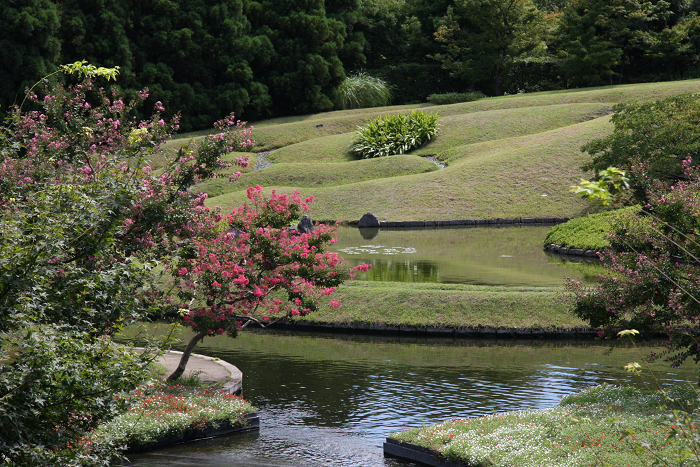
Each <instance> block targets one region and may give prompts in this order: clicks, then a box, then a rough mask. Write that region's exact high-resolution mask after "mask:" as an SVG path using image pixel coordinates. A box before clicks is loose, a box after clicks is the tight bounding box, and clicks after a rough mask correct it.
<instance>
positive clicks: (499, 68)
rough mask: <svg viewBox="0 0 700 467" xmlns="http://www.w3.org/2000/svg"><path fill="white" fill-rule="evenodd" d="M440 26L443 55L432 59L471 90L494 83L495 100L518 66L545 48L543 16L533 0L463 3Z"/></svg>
mask: <svg viewBox="0 0 700 467" xmlns="http://www.w3.org/2000/svg"><path fill="white" fill-rule="evenodd" d="M439 24H440V26H439V28H438V30H437V32H436V34H435V36H436V39H437V40H438V42H440V43H441V44H443V51H442V53H439V54H435V55H434V58H435V59H436V60H438V61H439V62H441V63H442V64H443V66H444V67H445V68H446V69H447V70H450V72H451V73H452V74H453V75H455V76H461V77H463V78H464V79H465V80H466V81H467V82H468V83H470V84H471V85H472V86H473V85H477V84H481V83H484V82H490V86H488V87H489V88H490V89H489V91H490V92H491V93H493V94H495V95H500V94H502V90H503V85H502V83H503V78H504V76H505V75H507V74H508V73H510V72H511V71H512V69H513V67H514V66H515V65H516V64H517V63H519V62H522V61H525V60H527V59H528V58H530V57H533V56H537V55H538V54H539V53H540V51H541V50H542V49H543V39H542V34H541V30H542V25H543V24H544V15H543V13H542V12H541V11H539V10H538V9H537V7H536V6H535V5H534V4H533V3H532V2H531V1H530V0H483V1H481V0H460V1H457V2H455V6H454V8H453V7H449V8H448V9H447V13H446V15H445V16H444V17H443V18H441V19H440V22H439Z"/></svg>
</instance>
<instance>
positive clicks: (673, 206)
mask: <svg viewBox="0 0 700 467" xmlns="http://www.w3.org/2000/svg"><path fill="white" fill-rule="evenodd" d="M697 102H698V96H694V95H681V96H676V97H673V98H668V99H663V100H660V101H657V102H654V103H649V104H635V105H627V106H619V107H618V108H617V109H616V114H615V115H614V116H613V119H612V120H613V123H614V124H615V130H614V131H613V133H612V134H611V135H610V136H608V137H606V138H603V139H599V140H595V141H592V142H591V143H588V144H587V145H585V146H584V147H583V150H587V151H589V153H591V154H592V155H594V157H593V160H592V161H591V162H590V163H589V164H588V165H587V166H585V167H588V168H590V169H594V170H596V171H597V177H598V178H599V179H600V180H597V181H596V183H595V185H596V186H598V187H603V188H601V191H603V193H599V195H602V196H603V197H605V196H607V195H608V193H605V190H606V189H605V188H604V185H605V182H606V181H609V180H610V179H609V177H610V175H611V173H615V172H616V173H622V174H624V175H626V178H627V179H629V184H630V187H631V190H630V191H632V192H633V193H632V194H633V196H632V197H630V198H631V199H632V200H633V202H635V203H638V204H639V206H640V208H641V211H640V213H639V214H634V213H630V214H628V215H627V216H626V217H622V218H616V219H617V220H615V221H614V222H613V224H612V232H611V234H610V248H608V249H606V250H605V251H603V252H601V253H600V255H601V257H602V259H603V260H604V261H605V263H606V265H607V266H608V268H609V269H610V272H609V273H607V274H605V275H602V276H601V278H600V284H599V285H598V286H596V287H593V288H587V287H584V286H582V285H581V284H580V283H578V282H574V281H572V282H570V283H569V284H568V287H569V290H570V291H571V292H573V295H574V297H575V306H574V311H575V312H576V314H577V315H578V316H580V317H581V318H583V319H585V320H587V321H588V322H589V323H590V324H591V325H592V326H594V327H600V328H601V335H608V336H612V335H614V333H616V332H618V331H620V330H623V329H636V330H638V331H640V332H642V337H650V336H653V335H655V334H658V333H663V334H665V335H667V336H668V342H667V343H668V353H667V355H666V357H667V358H668V359H669V361H671V363H673V364H680V363H681V362H683V361H684V360H685V359H687V358H688V357H691V358H692V359H693V360H694V361H695V362H696V363H700V346H699V343H700V342H699V341H698V339H700V331H699V330H698V325H699V324H700V323H699V322H698V321H699V318H700V270H699V269H698V263H699V262H700V239H698V232H700V221H699V219H700V217H699V216H698V212H699V208H700V172H699V171H698V167H697V163H696V160H697V158H696V157H697V156H698V155H697V152H698V149H697V147H698V141H697V135H696V126H697V124H696V121H697V118H698V112H697V106H698V104H697ZM615 165H617V166H618V169H615V167H614V166H615ZM605 166H607V167H608V170H602V171H598V169H599V168H600V167H605ZM600 182H603V183H600ZM599 197H600V196H599Z"/></svg>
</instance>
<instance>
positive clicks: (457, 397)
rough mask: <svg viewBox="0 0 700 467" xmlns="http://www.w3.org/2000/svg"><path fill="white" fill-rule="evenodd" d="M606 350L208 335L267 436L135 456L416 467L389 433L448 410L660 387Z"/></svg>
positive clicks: (545, 403) (208, 346) (688, 369)
mask: <svg viewBox="0 0 700 467" xmlns="http://www.w3.org/2000/svg"><path fill="white" fill-rule="evenodd" d="M153 332H154V333H155V332H157V331H153ZM188 335H189V334H187V335H185V336H184V338H185V339H186V338H187V337H188ZM607 349H608V347H607V346H606V345H604V344H602V343H597V342H590V341H589V342H572V341H569V340H566V341H565V340H562V341H549V342H545V341H483V340H478V341H477V340H449V339H443V340H427V339H416V338H381V337H371V336H334V335H318V334H301V335H299V334H297V335H293V334H286V333H272V332H266V333H265V332H244V333H241V336H240V337H239V338H237V339H231V338H227V337H224V336H217V337H212V338H207V339H205V340H204V342H203V343H202V344H200V345H198V347H197V349H196V352H199V353H203V354H206V355H212V356H217V357H220V358H223V359H225V360H227V361H229V362H231V363H233V364H234V365H236V366H238V367H239V368H240V369H241V370H242V371H243V375H244V378H243V395H244V396H245V398H246V399H248V400H250V401H251V402H252V403H253V404H254V405H256V406H257V407H258V408H259V409H260V412H259V413H260V418H261V429H260V433H259V434H258V433H249V434H245V435H239V436H231V437H225V438H219V439H215V440H208V441H202V442H196V443H191V444H186V445H182V446H176V447H171V448H168V449H163V450H160V451H156V452H153V453H150V454H142V455H135V456H133V457H132V458H131V461H132V462H133V464H132V465H135V466H140V467H164V466H169V467H172V466H178V465H187V466H194V467H203V466H214V465H216V466H230V467H243V466H251V467H252V466H267V467H272V466H276V467H291V466H300V465H303V466H305V467H321V466H323V467H326V466H341V467H343V466H345V467H350V466H362V467H379V466H383V467H398V466H401V465H403V466H405V465H411V464H404V463H400V462H398V461H396V460H391V459H384V457H383V451H382V447H381V446H382V442H383V440H384V438H385V437H386V436H387V435H388V434H390V433H391V432H394V431H398V430H402V429H405V428H409V427H416V426H420V425H423V424H433V423H437V422H440V421H443V420H445V419H448V418H465V417H472V416H478V415H484V414H490V413H494V412H503V411H510V410H526V409H540V408H545V407H551V406H553V405H556V404H557V403H558V401H559V399H560V398H561V397H562V396H563V395H566V394H570V393H573V392H577V391H580V390H582V389H584V388H586V387H589V386H594V385H598V384H601V383H611V384H621V383H624V384H633V385H636V386H640V387H644V386H645V385H647V386H650V387H654V386H655V384H656V383H655V382H654V380H653V379H652V378H650V377H649V374H647V375H646V376H645V377H644V378H640V377H636V376H634V375H631V374H629V373H627V372H625V371H624V369H623V368H622V367H623V366H624V365H625V364H626V363H627V362H629V361H640V355H639V354H638V353H637V352H636V351H635V350H634V349H631V348H620V349H616V350H614V351H613V352H612V353H611V354H607V353H606V350H607ZM649 350H651V348H646V349H644V350H643V352H644V353H646V352H647V351H649ZM652 367H653V371H654V373H655V374H656V377H657V379H658V380H659V381H660V382H661V383H662V384H670V383H674V382H678V381H681V380H692V381H695V380H697V369H696V367H694V366H693V365H687V366H683V367H682V368H680V369H672V368H670V367H668V366H667V365H665V364H663V363H656V364H654V365H653V366H652Z"/></svg>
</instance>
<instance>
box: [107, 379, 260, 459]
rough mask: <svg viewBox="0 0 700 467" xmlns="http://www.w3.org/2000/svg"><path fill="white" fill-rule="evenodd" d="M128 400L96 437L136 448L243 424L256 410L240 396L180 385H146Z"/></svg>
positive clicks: (216, 390) (211, 389)
mask: <svg viewBox="0 0 700 467" xmlns="http://www.w3.org/2000/svg"><path fill="white" fill-rule="evenodd" d="M130 399H131V400H130V406H129V408H128V410H127V411H126V412H125V413H123V414H122V415H120V416H118V417H117V418H115V419H114V420H112V421H110V422H109V423H107V424H105V425H102V426H101V427H100V428H99V429H98V430H97V432H96V436H97V437H98V438H103V439H109V440H112V441H115V442H116V443H117V444H121V445H125V446H129V448H138V447H140V446H147V445H149V444H151V443H154V442H157V441H159V440H161V439H163V438H168V437H171V436H176V435H178V434H180V433H183V432H185V431H186V430H197V429H204V428H205V427H207V426H212V425H216V423H217V422H220V421H223V420H228V421H229V422H231V424H236V423H239V424H245V414H247V413H252V412H255V411H256V408H255V407H253V406H252V405H251V404H250V403H249V402H248V401H246V400H244V399H243V398H241V397H239V396H234V395H230V394H226V393H224V392H222V391H220V390H218V389H213V388H202V387H188V386H182V385H167V384H158V385H153V386H147V387H144V388H142V389H140V390H136V391H134V392H133V393H132V394H131V396H130Z"/></svg>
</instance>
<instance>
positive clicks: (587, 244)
mask: <svg viewBox="0 0 700 467" xmlns="http://www.w3.org/2000/svg"><path fill="white" fill-rule="evenodd" d="M639 210H640V209H639V207H638V206H631V207H626V208H622V209H618V210H615V211H606V212H599V213H597V214H590V215H588V216H586V217H579V218H577V219H571V220H570V221H569V222H565V223H564V224H560V225H555V226H554V227H552V228H551V229H550V230H549V232H547V237H546V238H545V239H544V244H545V245H549V244H550V243H553V244H555V245H560V246H565V247H569V248H582V249H584V250H603V249H605V248H608V247H609V246H610V241H609V240H608V235H609V234H610V232H612V231H613V222H620V221H622V220H623V219H624V218H625V217H629V216H635V215H637V214H638V213H639Z"/></svg>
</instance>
